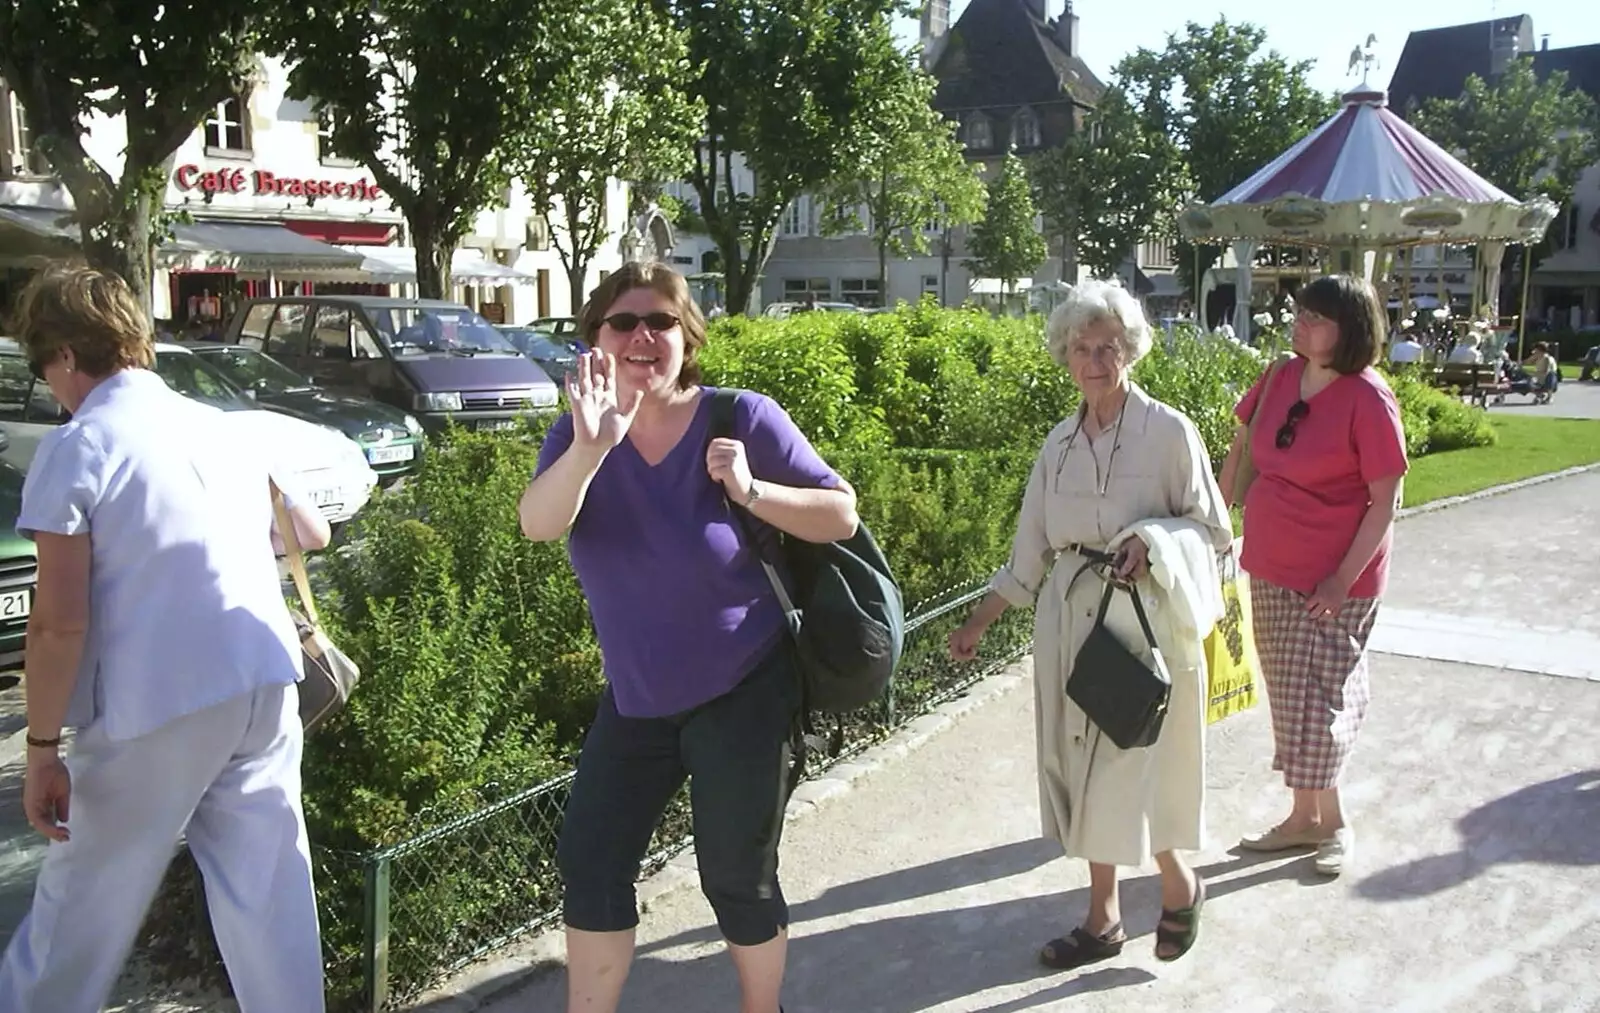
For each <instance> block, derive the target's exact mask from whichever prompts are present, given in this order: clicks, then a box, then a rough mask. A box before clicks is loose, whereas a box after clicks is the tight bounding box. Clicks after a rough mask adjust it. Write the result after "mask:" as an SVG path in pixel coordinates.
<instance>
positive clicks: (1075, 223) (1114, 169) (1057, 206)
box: [1030, 87, 1184, 281]
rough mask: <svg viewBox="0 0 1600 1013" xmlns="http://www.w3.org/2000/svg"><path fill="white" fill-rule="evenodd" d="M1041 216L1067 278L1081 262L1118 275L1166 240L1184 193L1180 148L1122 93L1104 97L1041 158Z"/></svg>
mask: <svg viewBox="0 0 1600 1013" xmlns="http://www.w3.org/2000/svg"><path fill="white" fill-rule="evenodd" d="M1030 171H1031V174H1032V177H1033V185H1034V192H1035V195H1036V199H1037V200H1038V202H1039V210H1040V211H1041V212H1042V213H1043V214H1044V218H1045V221H1046V222H1047V223H1048V224H1049V227H1050V229H1051V230H1052V231H1053V232H1054V233H1055V234H1056V235H1057V236H1058V237H1059V238H1060V241H1061V244H1062V251H1063V256H1062V265H1061V266H1062V280H1063V281H1073V280H1074V279H1073V278H1071V277H1069V276H1068V275H1069V274H1070V271H1069V267H1068V265H1069V264H1071V263H1076V262H1079V261H1081V262H1083V263H1085V264H1087V265H1088V267H1089V269H1090V270H1091V271H1093V272H1094V274H1095V276H1096V277H1100V278H1110V277H1113V276H1114V275H1115V274H1116V273H1117V272H1118V271H1119V270H1121V268H1122V264H1123V262H1124V261H1125V260H1126V259H1127V257H1128V255H1129V254H1130V253H1131V252H1133V249H1134V248H1135V247H1136V246H1138V244H1140V243H1142V242H1144V241H1145V240H1147V239H1149V238H1150V237H1151V236H1154V235H1164V234H1167V233H1168V231H1169V230H1170V228H1171V222H1172V213H1173V211H1174V210H1175V209H1176V208H1177V206H1178V202H1179V200H1180V199H1181V195H1182V193H1183V191H1184V183H1183V164H1182V158H1181V154H1180V152H1179V151H1178V149H1177V147H1176V145H1174V144H1173V143H1172V141H1171V140H1170V139H1169V138H1167V137H1166V136H1165V135H1161V134H1154V133H1151V132H1150V130H1149V129H1148V128H1147V127H1146V126H1145V124H1144V122H1143V120H1141V119H1140V117H1139V115H1138V114H1137V112H1136V111H1135V110H1134V109H1133V108H1132V107H1131V106H1130V105H1128V101H1127V98H1126V96H1124V95H1123V93H1122V92H1121V90H1119V89H1117V88H1115V87H1113V88H1111V89H1109V90H1108V91H1107V92H1106V93H1105V95H1104V96H1103V97H1102V98H1101V100H1100V103H1099V105H1098V106H1097V107H1096V108H1095V111H1094V114H1093V116H1092V117H1091V119H1090V120H1089V121H1088V122H1087V123H1086V124H1085V129H1082V130H1079V131H1078V132H1076V133H1074V134H1073V135H1072V136H1071V137H1070V138H1068V139H1067V142H1066V143H1065V144H1063V145H1062V146H1061V147H1059V148H1056V149H1053V150H1051V151H1047V152H1045V153H1044V154H1042V155H1039V156H1037V157H1036V158H1035V160H1034V161H1033V163H1032V165H1031V166H1030Z"/></svg>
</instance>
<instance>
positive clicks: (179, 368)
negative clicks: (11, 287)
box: [0, 338, 378, 524]
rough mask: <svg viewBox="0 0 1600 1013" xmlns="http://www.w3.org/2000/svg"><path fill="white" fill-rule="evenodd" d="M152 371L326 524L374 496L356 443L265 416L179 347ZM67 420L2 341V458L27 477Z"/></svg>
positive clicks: (160, 356) (163, 351)
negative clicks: (216, 419)
mask: <svg viewBox="0 0 1600 1013" xmlns="http://www.w3.org/2000/svg"><path fill="white" fill-rule="evenodd" d="M155 371H156V373H157V374H159V375H160V377H161V378H162V379H163V380H165V381H166V383H167V386H168V387H171V388H172V389H173V390H175V391H177V392H178V393H180V394H182V395H184V396H185V397H191V398H193V399H195V400H196V401H200V402H203V403H205V404H209V405H212V406H214V407H217V408H220V409H222V410H223V412H224V413H225V414H224V415H223V418H224V419H226V422H225V423H224V424H225V425H227V426H228V427H229V428H230V429H231V430H232V432H231V433H230V436H231V437H232V438H233V439H235V440H237V441H238V444H239V452H240V453H241V454H251V455H254V456H258V457H262V458H265V459H266V460H267V461H269V462H270V463H271V465H272V467H274V468H278V469H282V470H283V471H286V472H288V473H290V474H292V475H293V476H294V477H295V480H296V483H297V484H298V485H299V486H300V488H301V490H302V491H303V492H304V493H305V495H306V496H307V497H308V498H309V499H310V500H311V502H313V503H315V504H316V505H317V507H318V509H320V510H321V511H322V515H323V516H324V517H326V518H328V520H329V522H330V523H334V524H338V523H341V522H343V521H347V520H349V519H350V518H351V517H354V516H355V515H356V512H357V511H359V510H360V509H361V508H362V507H364V506H366V505H367V501H368V500H369V499H371V498H372V490H373V489H374V488H376V487H377V485H378V475H377V473H376V472H374V471H373V470H372V468H371V467H370V466H369V465H368V464H367V458H366V455H365V454H363V453H362V450H361V448H360V447H359V446H357V445H356V443H355V441H354V440H351V439H350V438H349V437H347V436H345V435H344V434H343V433H341V432H340V431H339V430H337V429H334V428H333V427H331V426H324V425H318V424H316V423H312V422H306V421H303V420H301V419H297V418H294V417H292V416H289V415H283V414H280V413H278V412H272V411H267V410H265V409H264V408H262V407H261V406H260V405H259V404H257V403H256V402H255V399H254V398H253V397H251V396H250V395H249V394H247V393H245V392H244V391H242V390H240V389H239V388H238V387H236V386H234V384H233V382H232V381H230V380H229V379H228V378H227V377H226V376H224V375H223V374H222V372H221V371H220V370H218V369H217V368H216V367H215V366H213V365H211V364H210V363H208V362H206V361H205V360H203V359H202V358H201V357H200V356H198V355H195V354H194V353H192V352H190V351H189V350H188V349H187V348H183V347H181V346H179V345H169V344H165V343H158V344H157V345H156V362H155ZM68 417H69V416H68V415H67V412H66V409H64V408H62V407H61V404H60V402H58V401H57V400H56V399H55V397H54V396H53V395H52V394H51V393H50V388H49V386H48V385H46V384H45V383H43V382H42V381H37V380H35V379H34V378H33V375H32V373H30V372H29V370H28V363H27V360H26V359H25V358H24V357H23V355H22V350H21V349H20V348H19V347H18V346H17V343H16V342H15V341H12V340H11V339H9V338H0V425H3V426H4V427H5V429H6V432H7V434H8V435H9V436H10V440H9V446H8V447H7V448H6V449H5V450H3V451H0V458H3V459H4V460H5V461H7V462H8V463H10V464H11V465H12V466H13V467H15V468H18V469H20V470H21V471H27V470H28V465H29V464H31V463H32V462H33V455H34V452H35V451H37V450H38V449H39V441H40V440H41V439H42V438H43V437H44V434H45V433H47V432H49V431H50V430H51V429H54V428H55V427H56V426H59V425H61V424H62V423H63V422H65V421H67V418H68ZM262 495H266V493H265V491H263V493H262Z"/></svg>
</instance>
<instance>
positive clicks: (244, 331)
mask: <svg viewBox="0 0 1600 1013" xmlns="http://www.w3.org/2000/svg"><path fill="white" fill-rule="evenodd" d="M274 309H276V307H274V306H273V305H272V304H271V303H269V302H263V303H256V304H255V305H254V306H252V307H250V309H249V310H248V311H247V312H246V313H245V315H244V323H242V324H240V325H239V344H241V345H244V346H245V347H246V348H254V349H256V350H257V351H259V350H260V349H261V346H262V345H263V344H265V342H266V340H267V328H268V327H270V326H271V325H272V312H273V310H274Z"/></svg>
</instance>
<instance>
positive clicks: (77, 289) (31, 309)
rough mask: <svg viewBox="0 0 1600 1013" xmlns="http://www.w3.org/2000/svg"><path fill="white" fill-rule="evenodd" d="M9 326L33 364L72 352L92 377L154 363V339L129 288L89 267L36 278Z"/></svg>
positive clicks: (62, 266)
mask: <svg viewBox="0 0 1600 1013" xmlns="http://www.w3.org/2000/svg"><path fill="white" fill-rule="evenodd" d="M11 323H12V327H13V329H14V333H15V334H16V338H17V342H18V343H19V344H20V345H22V349H23V353H24V354H25V355H27V357H28V359H29V361H31V362H36V363H41V364H43V363H46V362H50V361H51V360H53V359H55V358H56V357H57V356H59V355H60V354H61V350H62V349H63V348H70V349H72V355H73V358H74V359H76V360H77V368H78V369H79V370H80V371H82V372H83V373H86V374H87V375H89V376H93V377H101V376H107V375H109V374H111V373H114V372H116V371H117V370H119V369H148V368H149V367H150V365H151V364H152V363H154V362H155V355H156V349H155V335H154V332H153V331H152V330H151V327H150V321H149V319H148V318H147V317H146V316H145V314H144V307H143V306H142V305H141V304H140V302H139V300H138V298H137V297H136V296H135V295H134V294H133V290H132V289H131V288H129V287H128V283H127V282H125V281H123V280H122V279H121V278H120V277H118V276H117V275H115V274H112V273H111V272H109V271H102V270H100V269H98V268H94V267H89V266H88V265H87V264H81V263H58V264H52V265H50V266H49V267H46V268H45V269H44V270H42V271H40V272H39V273H38V274H36V275H34V276H33V278H32V279H31V280H30V281H29V282H28V284H27V285H26V286H24V287H23V289H22V293H21V294H20V295H19V296H18V297H17V308H16V312H15V313H13V314H12V321H11Z"/></svg>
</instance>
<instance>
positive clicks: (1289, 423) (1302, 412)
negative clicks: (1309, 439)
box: [1277, 401, 1311, 450]
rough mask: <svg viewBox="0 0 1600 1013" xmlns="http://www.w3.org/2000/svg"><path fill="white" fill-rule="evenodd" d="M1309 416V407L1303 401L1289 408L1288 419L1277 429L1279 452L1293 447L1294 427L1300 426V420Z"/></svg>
mask: <svg viewBox="0 0 1600 1013" xmlns="http://www.w3.org/2000/svg"><path fill="white" fill-rule="evenodd" d="M1310 414H1311V406H1310V405H1308V404H1306V403H1305V402H1304V401H1296V402H1295V403H1294V404H1292V405H1290V406H1289V417H1288V418H1287V419H1285V420H1284V422H1283V425H1282V426H1280V427H1279V428H1278V437H1277V442H1278V449H1279V450H1288V449H1289V448H1290V447H1292V446H1294V427H1295V426H1297V425H1299V424H1300V420H1301V419H1303V418H1305V417H1306V416H1307V415H1310Z"/></svg>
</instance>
